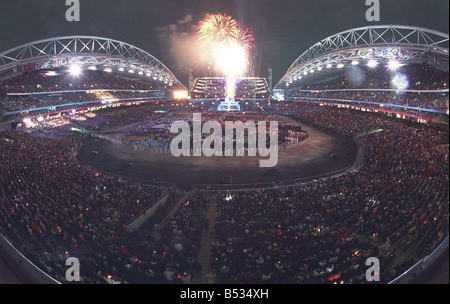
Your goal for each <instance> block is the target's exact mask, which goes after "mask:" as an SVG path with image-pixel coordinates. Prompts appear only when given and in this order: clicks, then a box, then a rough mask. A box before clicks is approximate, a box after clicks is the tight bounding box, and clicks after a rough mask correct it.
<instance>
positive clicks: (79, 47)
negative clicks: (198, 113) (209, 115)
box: [0, 36, 185, 88]
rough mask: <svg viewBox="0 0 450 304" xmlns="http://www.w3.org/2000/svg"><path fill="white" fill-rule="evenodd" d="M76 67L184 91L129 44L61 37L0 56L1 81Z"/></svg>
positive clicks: (155, 61) (169, 74)
mask: <svg viewBox="0 0 450 304" xmlns="http://www.w3.org/2000/svg"><path fill="white" fill-rule="evenodd" d="M73 64H78V65H81V66H83V67H84V66H86V67H91V66H95V67H96V68H102V69H104V70H106V71H109V72H125V73H130V74H131V73H133V74H137V75H139V76H142V77H143V78H145V77H152V78H153V80H158V81H163V82H165V83H167V84H170V85H173V86H175V87H181V88H185V87H184V85H183V84H181V82H180V81H179V80H178V79H177V78H176V77H175V76H174V75H173V74H172V72H171V71H170V70H169V69H168V68H167V67H166V66H165V65H164V64H163V63H161V62H160V61H159V60H158V59H156V58H155V57H154V56H152V55H150V54H149V53H147V52H145V51H143V50H142V49H140V48H137V47H135V46H133V45H130V44H128V43H125V42H122V41H118V40H113V39H108V38H102V37H94V36H64V37H54V38H48V39H43V40H38V41H34V42H30V43H26V44H23V45H21V46H18V47H15V48H13V49H10V50H7V51H4V52H2V53H0V77H4V76H5V75H9V74H11V71H12V72H13V74H14V72H21V71H24V70H35V69H48V68H57V67H63V66H66V65H69V66H70V65H73Z"/></svg>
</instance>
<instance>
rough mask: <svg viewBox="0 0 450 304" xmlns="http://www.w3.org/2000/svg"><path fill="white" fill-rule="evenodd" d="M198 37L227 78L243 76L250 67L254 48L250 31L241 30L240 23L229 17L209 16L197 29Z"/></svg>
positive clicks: (220, 15)
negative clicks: (250, 58)
mask: <svg viewBox="0 0 450 304" xmlns="http://www.w3.org/2000/svg"><path fill="white" fill-rule="evenodd" d="M196 37H197V39H198V40H199V41H201V42H203V45H204V47H205V50H209V53H210V57H211V59H212V62H213V63H214V65H215V66H216V68H218V69H219V70H220V71H221V72H222V73H223V74H224V75H225V76H227V77H234V76H241V75H242V74H243V73H245V71H246V69H247V67H248V65H249V59H248V58H249V53H250V50H251V48H252V47H253V41H254V39H253V35H252V32H251V30H250V29H245V30H243V29H241V26H240V25H239V23H238V22H237V21H236V20H234V19H233V18H231V17H230V16H227V15H222V14H215V15H208V16H206V17H205V18H204V19H203V20H202V21H200V22H199V23H198V25H197V28H196Z"/></svg>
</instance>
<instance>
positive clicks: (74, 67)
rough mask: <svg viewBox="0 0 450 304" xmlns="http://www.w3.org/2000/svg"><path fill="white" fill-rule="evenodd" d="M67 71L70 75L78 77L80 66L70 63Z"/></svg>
mask: <svg viewBox="0 0 450 304" xmlns="http://www.w3.org/2000/svg"><path fill="white" fill-rule="evenodd" d="M69 73H70V75H72V76H75V77H78V76H80V75H81V67H80V66H79V65H71V66H70V67H69Z"/></svg>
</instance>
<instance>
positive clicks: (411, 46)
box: [275, 25, 449, 89]
mask: <svg viewBox="0 0 450 304" xmlns="http://www.w3.org/2000/svg"><path fill="white" fill-rule="evenodd" d="M448 49H449V35H448V34H445V33H442V32H438V31H434V30H430V29H425V28H420V27H413V26H403V25H379V26H367V27H360V28H354V29H351V30H347V31H344V32H340V33H337V34H334V35H332V36H330V37H327V38H325V39H323V40H321V41H319V42H317V43H316V44H314V45H313V46H312V47H310V48H309V49H308V50H306V51H305V52H304V53H303V54H301V55H300V56H299V57H298V58H297V60H295V61H294V63H293V64H292V65H291V66H290V67H289V69H288V70H287V72H286V74H285V75H284V76H283V77H282V78H281V80H280V81H279V82H278V84H277V85H276V86H275V89H285V88H286V87H288V86H289V84H291V83H293V82H294V81H300V80H301V79H302V78H306V76H308V74H312V73H314V72H317V71H322V70H323V71H327V70H328V69H331V68H342V67H344V66H345V65H346V64H352V63H355V64H356V63H358V62H361V61H364V62H369V61H370V60H377V61H378V60H386V59H396V60H400V61H409V62H424V61H426V62H428V63H436V64H438V65H441V66H442V67H443V68H445V69H447V70H448V58H449V57H448Z"/></svg>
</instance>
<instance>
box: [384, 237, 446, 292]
mask: <svg viewBox="0 0 450 304" xmlns="http://www.w3.org/2000/svg"><path fill="white" fill-rule="evenodd" d="M448 242H449V239H448V236H447V237H446V238H445V240H444V241H443V242H442V243H441V244H440V245H439V246H438V247H437V248H436V249H435V250H434V251H433V252H432V253H431V254H430V255H429V256H427V257H425V258H423V259H421V260H420V261H418V262H417V263H416V264H414V266H412V267H411V268H409V269H408V270H407V271H405V272H404V273H402V274H401V275H400V276H398V277H397V278H396V279H394V280H392V281H391V282H389V284H414V283H420V280H421V279H423V277H424V274H426V273H427V272H429V271H430V270H432V268H433V267H435V266H436V263H438V262H439V261H440V260H441V259H442V258H443V257H444V255H446V256H447V257H448V245H449V243H448Z"/></svg>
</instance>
